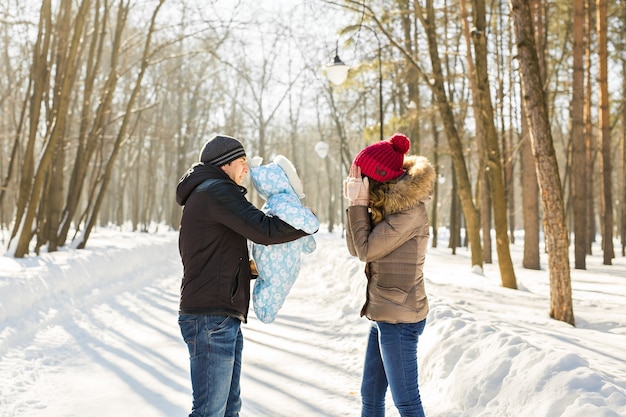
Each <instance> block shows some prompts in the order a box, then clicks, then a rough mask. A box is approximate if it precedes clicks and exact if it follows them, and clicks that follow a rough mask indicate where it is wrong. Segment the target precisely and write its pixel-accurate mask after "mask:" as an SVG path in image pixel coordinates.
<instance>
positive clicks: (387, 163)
mask: <svg viewBox="0 0 626 417" xmlns="http://www.w3.org/2000/svg"><path fill="white" fill-rule="evenodd" d="M410 147H411V141H410V140H409V138H407V137H406V136H404V135H403V134H400V133H395V134H394V135H393V136H392V137H390V138H389V139H387V140H381V141H380V142H376V143H374V144H372V145H370V146H367V147H366V148H364V149H363V150H362V151H361V152H359V154H358V155H357V156H356V158H354V162H353V163H352V164H353V165H356V166H358V167H360V168H361V173H362V174H365V175H367V176H368V177H370V178H371V179H373V180H376V181H378V182H385V181H391V180H394V179H396V178H398V177H399V176H400V175H402V174H403V173H404V170H403V169H402V164H403V163H404V154H406V153H407V152H408V151H409V148H410Z"/></svg>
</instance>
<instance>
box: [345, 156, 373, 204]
mask: <svg viewBox="0 0 626 417" xmlns="http://www.w3.org/2000/svg"><path fill="white" fill-rule="evenodd" d="M343 195H344V197H345V198H347V199H348V200H349V202H350V205H351V206H367V205H368V204H369V179H368V178H367V177H362V176H361V167H358V166H354V165H352V166H351V167H350V175H349V176H348V178H346V179H345V180H344V182H343Z"/></svg>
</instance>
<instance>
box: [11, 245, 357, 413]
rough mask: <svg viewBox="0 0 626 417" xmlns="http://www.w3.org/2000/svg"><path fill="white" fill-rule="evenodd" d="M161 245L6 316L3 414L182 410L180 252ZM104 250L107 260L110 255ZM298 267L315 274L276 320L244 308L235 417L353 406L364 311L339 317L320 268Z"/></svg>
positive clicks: (185, 402)
mask: <svg viewBox="0 0 626 417" xmlns="http://www.w3.org/2000/svg"><path fill="white" fill-rule="evenodd" d="M156 249H159V250H161V251H162V252H169V254H168V255H167V256H163V257H161V259H163V260H164V261H163V262H162V263H161V264H160V265H152V266H151V267H149V268H146V267H145V265H142V264H137V265H134V266H132V267H130V268H128V270H127V271H125V272H124V274H123V275H122V276H119V277H117V278H115V279H111V280H110V281H108V282H107V283H106V284H105V285H102V286H100V287H97V286H96V287H95V288H92V287H91V286H89V285H87V284H84V288H83V289H80V290H73V291H71V292H72V294H64V295H61V296H50V297H48V296H34V297H33V298H35V299H38V300H37V301H39V302H41V303H42V304H44V305H46V306H47V307H48V308H47V309H46V310H45V311H34V312H32V313H30V314H26V317H16V318H15V319H14V320H12V321H10V322H14V323H16V325H15V327H14V328H13V329H5V331H4V332H3V334H2V336H3V337H2V339H0V340H3V339H4V340H3V341H4V342H6V343H3V344H2V345H0V349H1V350H0V352H2V353H3V356H2V358H1V360H0V375H2V378H1V379H0V393H1V394H2V395H1V398H2V399H1V400H0V409H1V410H2V411H1V412H0V415H1V416H2V417H13V416H26V415H28V416H29V417H53V416H54V417H59V416H63V417H72V416H76V417H78V416H94V417H95V416H98V417H100V416H102V417H104V416H125V415H149V416H151V417H158V416H164V417H165V416H168V417H172V416H185V415H187V413H188V412H189V407H190V402H191V395H190V384H189V381H188V358H187V351H186V347H185V345H184V344H183V342H182V340H181V337H180V333H179V329H178V325H177V322H176V311H177V307H178V286H179V284H180V264H179V259H178V257H177V252H176V246H175V241H172V242H170V243H165V244H163V247H162V248H156ZM163 255H165V253H163ZM138 256H141V254H138ZM168 257H170V258H172V259H169V260H168ZM158 258H159V255H156V256H154V255H151V256H150V259H158ZM87 262H93V259H87V260H85V263H87ZM100 262H102V265H98V266H99V267H101V268H103V269H105V270H106V268H107V264H108V265H109V266H110V265H111V264H110V263H109V262H115V261H114V260H113V261H112V260H111V259H105V260H104V261H102V260H101V261H100ZM68 263H69V261H68ZM118 267H119V265H118ZM332 267H334V265H329V268H332ZM70 268H74V269H73V270H74V271H76V266H75V265H72V267H70ZM305 268H306V267H305ZM310 269H313V268H312V267H311V268H310ZM318 272H324V271H323V269H322V270H320V269H318ZM324 273H326V272H324ZM305 274H306V275H309V276H312V278H311V279H313V280H316V281H308V282H307V281H306V279H308V278H306V279H302V280H300V281H299V282H298V284H299V285H296V286H295V287H294V288H293V289H292V293H291V296H290V299H289V300H288V303H286V305H285V306H284V308H283V310H281V314H280V316H279V317H278V318H277V320H276V321H275V322H274V323H272V324H269V325H268V324H264V323H261V322H260V321H258V320H257V319H256V317H254V313H253V312H252V310H251V311H250V314H251V317H250V321H249V323H248V324H247V325H244V327H243V332H244V339H245V341H244V346H245V348H244V368H243V369H244V375H243V380H242V393H243V397H244V409H243V412H242V417H256V416H268V417H269V416H272V417H280V416H284V417H293V416H356V415H357V413H358V409H359V399H358V396H357V393H358V382H359V374H360V366H361V360H362V352H361V351H355V349H354V348H353V347H352V346H353V343H352V339H353V338H354V337H357V338H359V339H361V340H363V337H364V336H363V335H364V334H365V332H366V330H367V323H366V322H364V321H363V320H358V314H355V315H353V314H350V316H349V319H351V320H352V321H354V323H353V324H352V325H351V326H350V327H349V328H345V327H344V326H345V324H346V319H345V318H344V317H343V316H344V312H343V311H335V306H336V304H335V301H333V300H332V299H329V298H328V295H329V292H328V290H329V288H328V287H327V285H326V284H325V283H324V280H322V279H319V277H318V278H314V274H310V273H307V272H306V271H304V270H303V275H305ZM337 277H338V278H343V279H342V281H343V282H344V283H345V282H347V281H346V280H345V276H343V277H342V275H341V272H339V273H338V274H337ZM155 278H156V279H155ZM74 279H76V280H80V278H78V277H74ZM337 284H338V285H339V286H341V282H340V281H338V282H337ZM58 285H61V284H58ZM63 285H65V284H63ZM81 285H82V284H81ZM92 285H93V284H92ZM79 287H80V285H79ZM316 292H317V293H316ZM333 294H334V295H335V297H337V298H338V299H341V298H343V297H344V296H345V294H346V293H345V291H344V290H343V289H341V290H336V291H333ZM24 319H25V320H24ZM18 320H19V321H20V322H19V324H18ZM361 344H362V343H359V345H361ZM346 357H349V358H350V359H349V360H348V361H346ZM268 399H269V400H268ZM338 410H341V412H340V413H338Z"/></svg>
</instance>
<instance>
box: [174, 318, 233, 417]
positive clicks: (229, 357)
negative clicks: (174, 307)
mask: <svg viewBox="0 0 626 417" xmlns="http://www.w3.org/2000/svg"><path fill="white" fill-rule="evenodd" d="M178 325H179V326H180V332H181V334H182V335H183V339H184V340H185V343H186V344H187V347H188V348H189V361H190V368H191V387H192V389H193V408H192V411H191V414H189V417H237V416H239V411H241V398H240V386H239V382H240V377H241V352H242V350H243V336H242V334H241V321H239V320H238V319H236V318H233V317H228V316H218V315H204V314H181V315H180V316H179V318H178Z"/></svg>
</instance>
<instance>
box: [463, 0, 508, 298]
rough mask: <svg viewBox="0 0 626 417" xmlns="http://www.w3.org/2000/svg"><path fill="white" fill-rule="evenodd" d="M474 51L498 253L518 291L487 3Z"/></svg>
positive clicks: (480, 11) (479, 8)
mask: <svg viewBox="0 0 626 417" xmlns="http://www.w3.org/2000/svg"><path fill="white" fill-rule="evenodd" d="M473 9H474V27H475V29H474V33H472V39H473V41H474V51H475V52H476V56H475V60H476V66H475V69H476V86H477V91H478V97H476V98H475V99H476V100H478V103H479V107H480V116H479V117H480V118H481V119H482V123H481V125H482V127H483V130H484V134H485V146H486V151H487V152H486V154H487V155H486V156H487V159H486V162H487V174H488V175H489V189H490V191H491V196H492V198H491V202H492V205H493V220H494V227H495V229H496V251H497V253H498V265H499V266H500V275H501V279H502V286H503V287H505V288H512V289H517V280H516V278H515V271H514V270H513V261H512V260H511V252H510V250H509V236H508V232H509V230H508V221H507V207H506V194H505V189H504V182H503V178H504V175H503V172H502V159H501V156H500V146H499V143H498V132H497V131H496V126H495V124H494V121H493V120H494V115H493V106H492V104H491V94H490V92H489V73H488V70H487V39H486V37H485V33H486V29H487V28H486V18H485V13H486V11H485V3H484V1H483V0H474V8H473Z"/></svg>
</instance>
